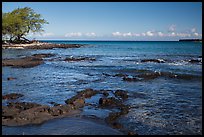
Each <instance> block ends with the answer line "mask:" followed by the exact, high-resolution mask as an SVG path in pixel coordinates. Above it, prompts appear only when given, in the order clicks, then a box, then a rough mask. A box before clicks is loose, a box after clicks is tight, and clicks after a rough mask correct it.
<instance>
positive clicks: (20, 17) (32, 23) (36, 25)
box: [2, 7, 48, 43]
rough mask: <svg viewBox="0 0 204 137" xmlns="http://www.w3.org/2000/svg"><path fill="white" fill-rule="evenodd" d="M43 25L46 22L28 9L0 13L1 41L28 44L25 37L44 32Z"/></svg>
mask: <svg viewBox="0 0 204 137" xmlns="http://www.w3.org/2000/svg"><path fill="white" fill-rule="evenodd" d="M43 24H48V22H47V21H46V20H45V19H43V18H42V17H41V15H40V14H37V13H36V12H34V10H33V9H31V8H29V7H25V8H17V9H15V10H13V11H12V12H8V13H2V40H3V42H4V41H8V42H9V43H29V42H30V41H29V40H28V39H26V38H25V37H26V35H28V34H29V33H30V32H33V33H36V32H42V31H44V30H43V27H42V26H43Z"/></svg>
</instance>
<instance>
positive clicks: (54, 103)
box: [49, 101, 60, 106]
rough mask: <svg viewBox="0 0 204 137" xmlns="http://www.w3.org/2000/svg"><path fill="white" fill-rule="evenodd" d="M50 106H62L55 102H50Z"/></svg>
mask: <svg viewBox="0 0 204 137" xmlns="http://www.w3.org/2000/svg"><path fill="white" fill-rule="evenodd" d="M49 103H50V104H52V105H54V106H59V105H60V104H58V103H56V102H53V101H51V102H49Z"/></svg>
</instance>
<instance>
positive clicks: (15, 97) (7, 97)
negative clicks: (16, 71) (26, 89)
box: [2, 93, 23, 99]
mask: <svg viewBox="0 0 204 137" xmlns="http://www.w3.org/2000/svg"><path fill="white" fill-rule="evenodd" d="M20 97H23V94H19V93H11V94H6V95H3V96H2V99H17V98H20Z"/></svg>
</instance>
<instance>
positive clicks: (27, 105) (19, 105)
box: [8, 102, 41, 111]
mask: <svg viewBox="0 0 204 137" xmlns="http://www.w3.org/2000/svg"><path fill="white" fill-rule="evenodd" d="M38 106H41V105H40V104H37V103H30V102H9V103H8V107H9V108H10V109H13V108H16V109H19V110H20V111H23V110H27V109H30V108H34V107H38Z"/></svg>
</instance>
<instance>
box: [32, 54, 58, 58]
mask: <svg viewBox="0 0 204 137" xmlns="http://www.w3.org/2000/svg"><path fill="white" fill-rule="evenodd" d="M32 56H33V57H37V58H48V57H52V56H55V54H51V53H47V54H46V53H42V54H33V55H32Z"/></svg>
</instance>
